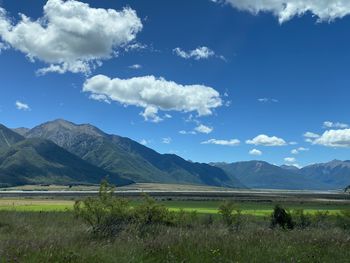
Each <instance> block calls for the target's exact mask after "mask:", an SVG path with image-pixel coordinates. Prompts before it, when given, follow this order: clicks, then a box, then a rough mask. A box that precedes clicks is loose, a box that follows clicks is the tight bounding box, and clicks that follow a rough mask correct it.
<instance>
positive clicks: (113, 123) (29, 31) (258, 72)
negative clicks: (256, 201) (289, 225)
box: [0, 0, 350, 166]
mask: <svg viewBox="0 0 350 263" xmlns="http://www.w3.org/2000/svg"><path fill="white" fill-rule="evenodd" d="M249 2H252V3H251V4H249ZM270 2H271V3H270ZM277 2H278V1H277ZM317 2H320V1H314V0H308V1H305V3H307V4H306V5H304V4H301V6H298V5H297V4H296V5H294V6H293V3H294V4H295V3H297V1H294V0H283V1H282V0H281V5H275V4H274V3H276V1H269V0H266V1H263V3H264V4H265V5H266V6H263V7H261V6H258V7H257V6H254V1H249V0H248V1H246V2H244V1H243V2H242V1H239V0H226V1H209V0H208V1H206V0H202V1H184V0H183V1H178V0H176V1H175V0H173V1H136V0H135V1H107V0H99V1H81V2H78V1H67V2H64V1H60V0H49V1H30V3H29V1H25V2H24V1H20V0H2V1H0V8H2V9H0V10H2V11H1V12H0V40H1V41H0V43H2V44H0V50H1V54H0V77H1V78H0V79H1V85H0V89H1V94H2V95H1V97H0V122H1V123H3V124H5V125H7V126H9V127H19V126H24V127H34V126H35V125H38V124H40V123H42V122H45V121H48V120H53V119H57V118H64V119H67V120H70V121H73V122H76V123H91V124H93V125H96V126H98V127H99V128H101V129H102V130H104V131H106V132H108V133H113V134H118V135H121V136H126V137H130V138H132V139H134V140H136V141H139V142H143V143H147V146H149V147H151V148H153V149H155V150H157V151H159V152H161V153H176V154H178V155H180V156H182V157H184V158H185V159H191V160H194V161H201V162H210V161H226V162H234V161H242V160H253V159H259V160H266V161H268V162H271V163H274V164H278V165H280V164H284V163H288V164H295V165H301V166H304V165H307V164H311V163H315V162H325V161H330V160H332V159H349V153H350V150H349V148H350V130H349V128H348V126H347V124H350V116H349V98H350V89H349V86H350V78H349V76H350V74H349V72H350V49H349V47H350V34H349V28H350V16H347V14H348V13H350V5H349V4H348V3H347V2H346V1H344V3H342V1H340V8H338V9H337V12H338V13H337V12H331V11H332V8H333V6H332V3H328V4H327V3H326V2H329V1H326V2H325V3H323V2H322V1H321V2H322V3H320V4H318V3H317ZM330 2H331V1H330ZM82 3H86V5H83V4H82ZM289 4H291V6H292V7H295V8H294V9H293V8H292V9H291V10H290V9H288V8H286V7H288V5H289ZM44 6H45V10H46V11H43V8H44ZM96 8H101V9H99V10H100V12H101V13H100V14H99V15H96V13H95V11H96ZM125 8H126V9H125ZM262 8H263V9H264V10H265V12H259V11H261V10H260V9H262ZM107 9H110V10H109V11H107ZM113 10H114V11H113ZM123 10H124V11H123ZM65 12H66V13H65ZM74 12H78V13H79V14H80V12H82V14H80V15H81V16H79V14H75V13H74ZM84 12H86V13H84ZM113 12H114V13H113ZM19 13H22V14H25V15H26V17H27V18H28V19H27V20H26V19H25V18H21V17H20V16H19ZM118 15H119V16H118ZM104 16H105V17H104ZM62 17H63V18H64V19H62ZM72 17H73V18H72ZM74 18H75V19H74ZM99 18H100V19H99ZM38 19H40V20H38ZM85 19H87V20H85ZM82 28H83V29H82ZM97 28H98V29H97ZM41 29H42V30H43V31H40V30H41ZM84 30H85V31H84ZM113 30H115V31H113ZM77 35H79V38H78V39H77V38H75V37H76V36H77ZM55 37H56V39H55V41H52V40H50V38H55ZM73 40H74V41H73ZM36 41H39V42H36ZM33 43H38V44H33ZM106 43H112V44H110V45H109V46H108V44H106ZM40 45H42V46H40ZM1 47H2V48H1ZM176 48H177V49H176ZM82 50H83V51H82ZM135 65H139V66H135ZM132 66H133V67H134V68H133V67H132ZM51 71H54V72H51ZM101 75H103V78H98V76H100V77H101ZM145 76H152V78H149V77H148V78H146V77H145ZM113 79H114V80H113ZM193 85H196V86H193ZM129 93H130V94H129ZM94 98H95V99H94ZM96 99H99V100H96ZM106 101H108V103H107V102H106ZM16 102H17V105H16ZM142 114H143V115H142ZM325 122H326V123H325ZM307 132H312V133H313V134H310V133H309V134H306V135H309V136H304V135H305V133H307ZM182 133H186V134H182ZM310 135H313V136H310ZM238 141H239V142H238ZM295 143H297V144H295ZM292 150H294V151H293V152H292ZM295 150H297V151H295ZM259 154H260V155H259ZM286 158H287V159H286ZM293 158H294V159H293Z"/></svg>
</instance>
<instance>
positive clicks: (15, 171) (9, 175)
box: [0, 139, 131, 185]
mask: <svg viewBox="0 0 350 263" xmlns="http://www.w3.org/2000/svg"><path fill="white" fill-rule="evenodd" d="M0 178H1V181H0V182H1V184H2V185H21V184H83V183H87V184H91V183H95V184H98V183H100V182H101V180H103V179H104V178H108V180H109V181H110V182H112V183H115V184H117V185H125V184H128V183H131V181H130V180H126V179H122V178H121V177H120V176H118V175H117V174H113V173H107V172H106V171H104V170H103V169H100V168H98V167H96V166H93V165H91V164H90V163H88V162H86V161H84V160H82V159H80V158H79V157H77V156H75V155H73V154H71V153H70V152H68V151H66V150H64V149H63V148H61V147H59V146H57V145H56V144H54V143H53V142H51V141H48V140H43V139H25V140H22V141H20V142H18V143H16V144H14V145H12V146H11V147H7V148H2V149H1V150H0Z"/></svg>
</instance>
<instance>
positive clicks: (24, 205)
mask: <svg viewBox="0 0 350 263" xmlns="http://www.w3.org/2000/svg"><path fill="white" fill-rule="evenodd" d="M160 203H161V204H163V205H165V206H166V207H167V208H169V210H170V211H175V212H177V211H179V210H184V211H186V212H192V211H196V212H197V213H199V214H217V213H218V207H219V205H220V203H222V201H161V202H160ZM139 204H140V201H133V202H132V205H133V206H138V205H139ZM73 205H74V201H71V200H54V199H0V211H3V210H6V211H22V212H23V211H28V212H29V211H32V212H52V211H66V210H72V209H73ZM274 205H275V204H274V203H256V202H241V203H239V204H238V206H239V209H241V210H242V213H243V214H246V215H254V216H269V215H270V214H271V212H272V210H273V207H274ZM285 206H286V207H288V208H289V209H290V210H295V209H304V211H305V213H308V214H315V213H317V212H319V211H321V212H326V211H328V213H329V214H331V215H336V214H339V212H340V211H341V210H343V209H347V208H348V205H344V204H327V203H326V204H325V203H306V204H305V203H287V204H285Z"/></svg>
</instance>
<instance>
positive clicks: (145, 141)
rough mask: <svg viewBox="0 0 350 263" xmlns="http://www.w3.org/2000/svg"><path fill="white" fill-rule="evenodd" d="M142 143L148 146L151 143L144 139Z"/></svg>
mask: <svg viewBox="0 0 350 263" xmlns="http://www.w3.org/2000/svg"><path fill="white" fill-rule="evenodd" d="M140 143H141V144H142V145H145V146H146V145H147V144H148V143H149V142H148V141H147V140H146V139H142V140H141V141H140Z"/></svg>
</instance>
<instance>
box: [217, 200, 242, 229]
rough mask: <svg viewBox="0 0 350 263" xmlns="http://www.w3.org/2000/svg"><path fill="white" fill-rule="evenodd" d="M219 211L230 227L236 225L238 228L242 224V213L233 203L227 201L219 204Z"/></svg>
mask: <svg viewBox="0 0 350 263" xmlns="http://www.w3.org/2000/svg"><path fill="white" fill-rule="evenodd" d="M219 213H220V214H221V215H222V219H223V221H224V223H225V225H227V226H228V227H229V228H232V227H233V226H234V227H235V229H236V230H238V229H239V228H240V226H241V224H242V213H241V210H240V209H239V208H237V206H236V205H235V204H234V203H233V202H229V201H226V202H224V203H222V204H221V205H220V206H219Z"/></svg>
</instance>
